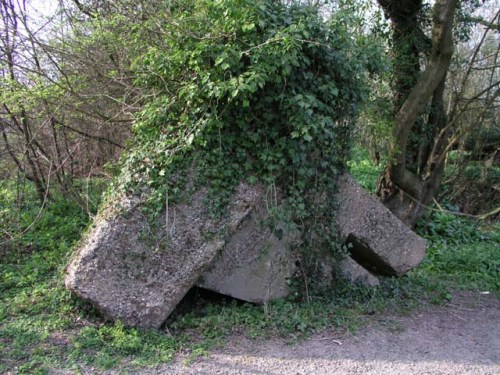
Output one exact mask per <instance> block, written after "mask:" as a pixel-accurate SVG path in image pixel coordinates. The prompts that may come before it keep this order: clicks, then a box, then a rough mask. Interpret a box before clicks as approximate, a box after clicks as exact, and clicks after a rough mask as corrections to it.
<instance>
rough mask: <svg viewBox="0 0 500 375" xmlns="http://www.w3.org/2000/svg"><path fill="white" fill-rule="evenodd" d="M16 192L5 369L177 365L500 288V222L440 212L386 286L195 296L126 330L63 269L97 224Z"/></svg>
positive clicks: (8, 252)
mask: <svg viewBox="0 0 500 375" xmlns="http://www.w3.org/2000/svg"><path fill="white" fill-rule="evenodd" d="M367 163H368V162H366V163H365V166H366V165H369V163H368V164H367ZM351 165H353V164H351ZM357 165H359V163H358V164H357ZM354 174H356V173H354ZM371 176H372V177H373V176H374V173H372V174H371ZM365 178H367V179H369V178H370V177H366V175H365ZM12 189H13V186H12V185H2V193H3V194H2V196H1V197H0V199H1V210H0V212H1V214H0V215H1V216H0V217H1V223H2V230H3V232H2V233H4V232H5V231H8V232H9V235H13V240H10V241H7V240H8V238H7V237H6V235H2V236H3V237H2V239H1V241H2V247H1V249H2V253H1V261H0V351H1V352H2V356H0V373H9V372H12V373H29V374H36V373H39V374H43V373H48V372H49V370H50V369H64V370H66V371H69V372H72V373H79V372H81V373H84V372H85V371H87V370H85V371H84V369H85V368H87V369H88V368H91V369H94V370H95V371H102V370H105V369H111V368H113V369H118V370H120V371H121V370H123V371H128V370H130V371H134V369H137V368H140V367H144V366H158V365H161V364H163V363H168V362H169V361H171V360H172V359H173V358H174V357H175V356H176V355H177V354H179V353H182V354H183V355H185V357H186V358H187V360H189V359H192V358H195V357H196V356H199V355H204V354H206V353H207V352H208V350H209V349H210V348H213V347H214V346H218V345H221V344H222V343H223V342H224V338H225V337H227V336H228V335H230V334H236V333H237V334H241V335H245V336H247V337H249V338H257V337H270V336H282V337H285V338H287V339H288V340H289V341H290V342H293V341H295V340H297V339H300V338H304V337H307V336H308V335H310V334H312V333H314V332H317V331H320V330H323V329H332V330H336V331H339V332H346V331H347V330H349V331H355V330H356V329H358V328H359V327H360V326H361V325H362V324H363V322H364V321H366V316H367V315H371V314H377V313H381V312H383V311H385V310H387V309H389V308H396V309H399V310H400V311H401V310H402V311H409V310H411V309H412V308H415V307H417V306H419V305H421V304H422V302H423V301H428V302H431V303H436V304H443V303H446V302H448V301H449V300H450V299H452V298H453V293H454V291H456V290H475V291H481V292H490V293H496V294H498V293H499V292H500V253H499V252H498V248H499V242H500V235H499V231H498V229H499V227H498V225H497V226H495V225H493V226H491V225H490V226H485V225H484V223H481V222H475V221H471V220H470V219H467V218H463V217H458V216H456V215H452V214H449V213H443V212H437V211H435V212H432V213H431V214H429V215H428V216H427V217H426V218H425V219H424V220H422V222H421V223H420V225H419V227H418V231H419V233H420V234H421V235H422V236H424V238H425V239H426V240H427V241H428V253H427V257H426V259H425V260H424V261H423V262H422V264H421V265H420V266H419V267H417V268H416V269H415V270H413V271H411V272H409V273H408V274H407V275H406V276H405V277H401V278H386V279H382V280H381V284H382V285H381V286H380V287H378V288H365V287H356V286H352V285H349V284H347V283H343V282H341V281H339V283H338V284H337V286H336V288H335V291H334V292H333V293H332V294H330V295H323V296H313V297H312V299H311V301H309V302H301V301H295V300H294V299H293V298H291V299H288V300H279V301H275V302H273V303H269V304H266V305H264V306H257V305H253V304H249V303H242V302H239V301H234V300H228V299H224V298H207V297H206V296H204V295H202V294H196V293H194V294H193V295H190V296H188V298H186V300H185V301H184V302H183V304H182V306H179V308H178V309H177V312H176V313H174V314H173V315H172V316H171V317H170V318H169V320H168V321H167V324H166V327H165V328H164V330H162V331H153V330H151V331H149V330H138V329H131V328H126V327H124V326H123V325H122V324H121V323H120V322H117V323H108V322H105V321H103V320H102V319H101V318H100V317H99V315H98V314H97V312H96V311H94V310H93V309H92V308H91V307H89V306H88V305H87V304H85V303H84V302H82V301H81V300H79V299H77V298H75V297H73V296H72V295H71V294H70V293H69V292H68V291H66V289H65V288H64V285H63V272H64V267H65V265H66V263H67V261H68V258H69V255H70V253H71V248H72V246H73V244H74V243H76V241H78V239H79V237H80V235H81V233H82V231H83V230H84V229H85V227H86V225H87V223H88V222H89V217H88V215H87V213H86V212H85V211H84V210H82V209H81V208H80V207H79V206H78V205H76V204H75V203H73V202H71V201H68V200H67V199H64V197H57V198H56V199H55V201H54V202H52V203H50V204H47V205H46V207H45V208H44V209H43V210H42V212H41V214H40V215H39V208H38V207H37V203H36V196H35V195H34V194H33V195H32V196H31V195H30V194H26V195H25V196H24V198H23V202H22V204H21V205H20V206H19V204H20V202H19V201H16V204H14V203H13V202H14V200H15V199H16V197H18V195H17V194H14V193H13V192H12ZM16 207H17V208H20V209H17V208H16ZM37 216H39V217H38V219H37V220H35V218H37ZM33 221H35V223H34V224H33V225H31V223H33ZM30 225H31V227H30V228H29V230H27V231H25V230H26V228H28V226H30Z"/></svg>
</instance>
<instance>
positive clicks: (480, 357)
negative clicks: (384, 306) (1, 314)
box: [144, 293, 500, 375]
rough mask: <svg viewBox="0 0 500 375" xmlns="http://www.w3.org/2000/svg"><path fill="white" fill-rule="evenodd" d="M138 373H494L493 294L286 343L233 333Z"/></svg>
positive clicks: (498, 344)
mask: <svg viewBox="0 0 500 375" xmlns="http://www.w3.org/2000/svg"><path fill="white" fill-rule="evenodd" d="M144 374H245V375H247V374H259V375H263V374H266V375H278V374H280V375H281V374H286V375H296V374H315V375H316V374H317V375H319V374H363V375H364V374H369V375H374V374H383V375H392V374H402V375H407V374H418V375H422V374H450V375H451V374H453V375H455V374H471V375H480V374H491V375H499V374H500V300H499V299H497V298H496V297H495V296H493V295H481V294H479V293H467V294H461V295H457V296H454V298H453V301H452V302H451V303H450V304H449V305H448V306H445V307H436V306H426V307H425V308H422V310H421V311H417V312H414V313H413V314H412V315H410V316H406V317H401V316H390V317H387V316H385V317H381V316H378V317H375V318H374V321H373V322H372V323H370V324H369V325H368V326H367V327H366V328H364V329H362V330H360V331H359V332H357V334H356V335H355V336H353V335H350V334H344V335H342V336H339V335H338V334H335V333H328V332H327V333H323V334H321V335H317V336H314V337H312V338H311V339H309V340H307V341H304V342H300V343H298V344H297V345H294V346H290V345H287V344H286V343H285V342H282V341H279V340H269V341H262V340H249V339H245V338H241V337H233V338H232V339H230V340H229V342H228V343H227V345H226V346H225V347H224V348H222V349H220V350H217V351H214V352H213V353H211V354H210V356H209V357H208V358H202V359H199V360H197V361H196V362H194V363H192V364H190V365H185V364H184V361H183V360H182V358H181V359H179V360H178V361H176V362H175V363H174V364H172V365H170V366H163V367H161V368H158V369H156V370H149V371H147V372H144Z"/></svg>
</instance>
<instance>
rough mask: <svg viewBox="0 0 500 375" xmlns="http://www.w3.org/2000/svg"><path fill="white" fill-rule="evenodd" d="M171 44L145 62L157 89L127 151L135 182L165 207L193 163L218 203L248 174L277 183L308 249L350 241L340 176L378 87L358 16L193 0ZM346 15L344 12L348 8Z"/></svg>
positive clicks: (179, 9) (174, 26)
mask: <svg viewBox="0 0 500 375" xmlns="http://www.w3.org/2000/svg"><path fill="white" fill-rule="evenodd" d="M170 12H171V13H169V12H166V16H165V20H164V24H163V25H162V26H163V30H164V33H165V37H164V39H163V42H162V44H159V45H156V46H154V47H151V48H150V49H149V51H148V52H147V53H146V54H145V55H144V56H142V57H141V58H140V59H138V60H137V61H136V63H135V67H134V69H135V71H136V73H137V79H136V84H137V85H139V86H140V87H141V88H142V89H143V90H147V92H148V93H149V95H147V96H145V99H144V107H143V110H142V111H141V112H140V113H139V114H138V116H137V121H136V124H135V127H134V132H135V147H134V148H133V151H131V152H129V153H128V154H127V155H126V157H125V158H124V164H125V167H124V171H123V173H122V179H123V181H125V182H126V186H127V188H129V189H133V188H134V187H137V186H141V185H147V186H149V188H150V190H151V191H152V194H151V199H153V200H154V199H155V198H156V199H157V207H158V210H161V209H162V207H163V204H162V202H163V199H164V197H165V192H166V191H167V190H168V192H169V194H170V195H171V196H175V194H176V192H180V191H182V190H183V186H182V183H181V182H179V180H178V179H173V178H172V176H179V175H182V174H183V172H185V171H186V170H187V169H188V168H190V166H191V165H193V164H195V165H196V174H197V178H198V180H199V181H201V182H202V183H203V185H204V186H208V187H209V193H210V201H211V203H212V205H213V206H214V207H216V208H223V207H224V206H225V204H227V202H228V199H229V198H230V196H231V193H232V191H233V189H234V188H235V187H236V186H237V185H238V183H240V182H241V181H247V182H249V183H251V184H253V183H256V182H258V181H260V182H262V183H264V184H265V185H266V186H273V187H277V188H278V189H279V190H280V191H281V192H282V194H283V196H284V202H285V204H284V205H283V206H284V207H285V209H284V211H283V212H281V216H282V217H281V219H283V218H285V219H286V220H288V221H289V222H290V223H293V225H295V226H296V227H298V229H299V230H301V231H302V233H304V240H305V244H306V247H308V248H315V249H316V248H318V249H319V248H322V249H324V248H325V247H326V248H332V247H336V246H338V243H337V242H338V241H337V242H336V230H335V226H334V224H333V223H334V220H332V215H333V212H334V192H335V190H336V178H337V176H338V175H339V173H340V172H341V171H342V170H343V168H344V165H345V162H346V158H347V156H348V153H349V148H350V134H351V128H352V124H353V120H354V118H355V115H356V113H357V109H358V106H359V103H360V102H361V101H362V100H363V99H364V97H365V96H366V87H365V86H364V84H363V74H364V73H363V72H364V63H365V62H366V58H363V52H364V51H363V50H362V49H360V48H359V47H358V46H357V44H356V39H355V38H354V37H353V36H352V34H351V33H349V30H348V25H347V24H346V23H345V20H344V21H342V22H341V21H339V19H336V18H335V16H332V17H331V20H330V21H329V22H326V21H325V20H324V19H323V18H322V17H321V15H320V14H319V12H318V9H317V8H315V7H310V6H304V5H300V4H299V5H297V4H296V5H292V6H290V5H283V4H282V3H280V2H277V1H271V0H260V1H253V0H252V1H250V0H219V1H208V0H203V1H183V2H182V6H180V5H179V3H177V6H176V7H172V9H170ZM345 16H346V15H345V14H344V15H342V17H345Z"/></svg>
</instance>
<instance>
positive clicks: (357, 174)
mask: <svg viewBox="0 0 500 375" xmlns="http://www.w3.org/2000/svg"><path fill="white" fill-rule="evenodd" d="M383 164H384V163H381V164H379V165H376V164H375V162H374V161H373V160H371V159H370V157H369V156H368V151H366V150H365V149H362V148H360V147H355V148H354V150H353V153H352V156H351V159H350V160H348V161H347V167H348V168H349V172H350V173H351V175H352V176H353V177H354V178H355V179H356V181H357V182H358V184H360V185H361V186H362V187H363V188H364V189H365V190H367V191H369V192H370V193H375V192H376V190H377V181H378V178H379V177H380V173H382V168H383Z"/></svg>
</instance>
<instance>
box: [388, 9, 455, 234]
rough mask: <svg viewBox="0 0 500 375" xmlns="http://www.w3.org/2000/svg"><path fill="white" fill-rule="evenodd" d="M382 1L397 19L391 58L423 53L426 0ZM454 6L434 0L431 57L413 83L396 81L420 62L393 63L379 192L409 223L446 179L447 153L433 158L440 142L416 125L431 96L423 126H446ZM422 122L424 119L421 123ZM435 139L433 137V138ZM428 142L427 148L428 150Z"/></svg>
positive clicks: (393, 19)
mask: <svg viewBox="0 0 500 375" xmlns="http://www.w3.org/2000/svg"><path fill="white" fill-rule="evenodd" d="M379 3H380V4H381V5H382V7H383V8H384V10H385V12H386V14H387V15H388V16H389V17H390V19H391V22H392V24H393V31H394V36H393V40H394V43H393V50H394V53H393V58H401V57H398V56H400V55H404V54H410V56H409V58H408V60H406V61H407V62H408V61H410V62H411V61H415V53H416V54H417V55H418V56H419V58H420V56H421V54H420V53H419V50H418V38H417V37H415V35H417V34H418V32H419V28H418V24H416V23H415V22H416V21H415V20H416V19H417V16H418V13H419V11H420V9H421V5H422V2H421V1H420V0H408V1H398V0H379ZM456 6H457V0H437V1H436V3H435V5H434V9H433V17H432V20H433V24H432V50H431V53H430V57H429V60H428V63H427V67H426V69H425V71H424V72H422V73H421V74H419V77H418V79H417V80H416V81H414V83H412V85H411V87H407V86H405V85H403V84H401V83H398V82H402V80H404V77H398V76H399V75H401V74H405V72H406V74H407V77H408V78H407V82H411V81H412V77H414V76H415V70H416V69H419V67H418V66H417V65H416V63H414V64H413V65H411V64H410V65H407V66H406V68H404V69H396V68H397V67H398V66H399V65H401V63H399V62H397V63H395V69H394V74H395V77H394V84H393V87H394V103H395V110H394V129H393V144H392V145H391V149H390V150H389V161H388V164H387V166H386V169H385V171H384V173H383V175H382V176H381V179H380V183H379V187H378V195H379V196H380V198H381V199H382V201H383V202H384V204H385V205H386V206H387V207H388V208H389V209H390V210H391V211H392V212H393V213H394V214H395V215H396V216H397V217H399V218H400V219H401V220H402V221H403V222H404V223H405V224H407V225H409V226H413V225H415V223H416V222H417V220H418V219H419V218H420V217H421V216H422V214H423V212H424V207H425V206H426V205H428V204H429V203H430V202H432V199H433V198H434V197H435V196H436V194H437V192H438V190H439V185H440V183H441V179H442V173H443V166H444V158H441V157H437V155H434V162H433V163H434V164H433V163H432V162H431V160H430V158H432V157H433V155H432V153H430V152H429V151H428V150H431V149H432V150H436V147H435V145H434V147H430V145H426V144H425V142H424V141H425V139H423V137H424V134H423V132H422V128H417V124H419V117H420V116H421V115H422V114H423V112H424V109H425V106H426V104H427V103H428V102H429V100H430V99H431V98H433V99H432V105H431V106H432V108H433V111H434V113H431V115H430V116H429V120H428V122H427V124H426V126H425V128H426V129H425V130H427V131H428V130H429V129H430V130H431V131H432V132H434V134H435V132H436V130H437V129H439V128H443V127H444V125H443V121H444V120H445V116H444V110H443V105H442V95H443V90H444V81H445V77H446V73H447V71H448V68H449V65H450V61H451V57H452V55H453V49H454V47H453V38H452V31H453V30H452V27H453V17H454V12H455V8H456ZM401 30H403V32H406V34H408V35H407V38H408V40H411V41H412V43H413V44H414V46H413V47H412V48H409V45H408V44H404V43H403V44H400V43H396V40H395V38H399V39H401V38H402V37H401V36H400V35H399V33H400V31H401ZM410 35H413V37H410ZM415 51H417V52H415ZM417 60H418V59H417ZM401 103H402V104H401ZM421 124H423V122H421V123H420V124H419V125H421ZM421 126H422V125H421ZM412 135H413V137H414V140H415V138H416V139H417V141H418V143H419V147H412V145H411V141H412V139H411V136H412ZM438 138H439V137H438ZM432 142H433V143H434V139H433V140H432ZM422 146H424V147H422ZM425 148H428V150H427V151H426V150H425ZM424 159H428V160H424ZM438 161H439V162H438ZM436 163H437V164H436ZM424 166H425V168H424Z"/></svg>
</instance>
